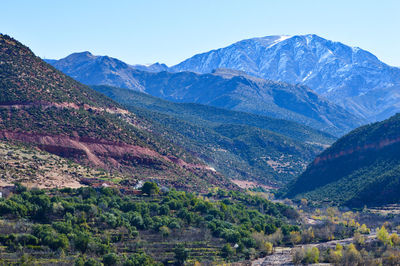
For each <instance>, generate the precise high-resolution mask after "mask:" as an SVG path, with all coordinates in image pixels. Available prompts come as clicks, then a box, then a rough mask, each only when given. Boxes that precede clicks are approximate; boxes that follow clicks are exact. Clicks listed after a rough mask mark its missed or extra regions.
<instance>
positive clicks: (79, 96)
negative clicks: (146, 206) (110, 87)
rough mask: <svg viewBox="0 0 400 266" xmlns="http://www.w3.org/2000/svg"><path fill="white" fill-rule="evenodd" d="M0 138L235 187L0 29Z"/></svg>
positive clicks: (191, 182) (201, 184)
mask: <svg viewBox="0 0 400 266" xmlns="http://www.w3.org/2000/svg"><path fill="white" fill-rule="evenodd" d="M0 62H1V64H0V88H1V91H0V139H3V140H6V141H10V142H22V143H26V144H30V145H34V146H36V147H37V148H40V149H42V150H45V151H48V152H50V153H53V154H56V155H59V156H61V157H64V158H68V159H71V160H74V161H75V162H79V163H81V164H85V165H88V166H94V167H97V168H99V169H100V168H101V169H104V170H106V171H110V172H112V171H118V172H121V173H124V174H125V176H126V177H127V178H128V179H129V178H130V179H132V178H133V179H147V178H153V179H157V180H159V182H160V183H165V184H168V185H175V186H176V187H183V188H186V189H191V190H198V191H200V190H203V191H204V190H206V189H207V187H209V186H222V187H227V188H234V186H233V184H231V183H230V182H229V181H228V180H227V179H226V178H224V177H222V176H221V175H219V174H218V173H215V172H214V171H211V170H210V167H208V166H207V165H204V164H203V163H201V161H200V160H199V159H197V158H195V157H193V156H192V155H190V154H188V153H186V152H185V151H184V150H183V149H182V148H180V147H178V146H174V145H172V144H171V143H169V142H167V141H165V139H163V138H162V137H161V136H159V135H155V134H153V133H152V132H151V131H149V130H148V129H147V127H149V124H150V122H149V121H146V120H143V119H138V117H137V116H136V115H135V114H132V113H130V112H129V111H127V110H126V109H124V108H122V107H121V106H120V105H119V104H117V103H115V102H114V101H112V100H111V99H109V98H107V97H105V96H104V95H102V94H100V93H98V92H96V91H94V90H93V89H91V88H89V87H87V86H85V85H82V84H80V83H79V82H76V81H75V80H73V79H72V78H70V77H68V76H66V75H65V74H63V73H61V72H60V71H58V70H56V69H55V68H53V67H52V66H50V65H48V64H47V63H45V62H44V61H42V60H41V59H40V58H38V57H36V56H35V55H34V54H33V53H32V52H31V51H30V50H29V48H27V47H25V46H24V45H22V44H21V43H19V42H18V41H16V40H14V39H12V38H11V37H9V36H6V35H0Z"/></svg>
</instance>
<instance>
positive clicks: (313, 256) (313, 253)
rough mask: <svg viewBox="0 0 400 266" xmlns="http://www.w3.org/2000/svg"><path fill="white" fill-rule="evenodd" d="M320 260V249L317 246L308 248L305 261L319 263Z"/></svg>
mask: <svg viewBox="0 0 400 266" xmlns="http://www.w3.org/2000/svg"><path fill="white" fill-rule="evenodd" d="M318 261H319V249H318V248H317V247H312V248H308V249H306V254H305V258H304V261H303V262H305V263H318Z"/></svg>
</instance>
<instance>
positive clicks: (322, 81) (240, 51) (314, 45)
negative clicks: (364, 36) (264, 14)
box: [170, 34, 400, 121]
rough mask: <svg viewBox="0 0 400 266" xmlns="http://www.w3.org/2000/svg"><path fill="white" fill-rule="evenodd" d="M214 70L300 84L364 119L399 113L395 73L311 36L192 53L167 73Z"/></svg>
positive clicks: (399, 78) (399, 73)
mask: <svg viewBox="0 0 400 266" xmlns="http://www.w3.org/2000/svg"><path fill="white" fill-rule="evenodd" d="M218 68H229V69H235V70H240V71H244V72H246V73H247V74H249V75H253V76H256V77H260V78H264V79H269V80H274V81H282V82H287V83H291V84H302V85H305V86H308V87H310V88H311V89H312V90H314V91H315V92H317V93H318V94H320V95H322V96H324V97H326V98H327V99H328V100H330V101H332V102H334V103H336V104H339V105H341V106H342V107H344V108H346V109H347V110H349V111H351V112H353V113H354V114H356V115H359V116H362V117H363V118H365V119H367V120H369V121H376V120H381V119H384V118H388V117H389V116H391V115H393V114H395V113H396V112H399V111H400V105H399V104H398V102H399V98H400V94H399V93H398V91H399V89H400V69H399V68H395V67H391V66H388V65H386V64H385V63H383V62H381V61H379V59H378V58H377V57H376V56H374V55H373V54H371V53H369V52H367V51H365V50H362V49H360V48H356V47H349V46H347V45H344V44H342V43H340V42H333V41H330V40H326V39H324V38H321V37H319V36H317V35H313V34H310V35H299V36H266V37H262V38H252V39H247V40H242V41H239V42H237V43H234V44H232V45H229V46H227V47H224V48H221V49H216V50H212V51H209V52H206V53H202V54H197V55H195V56H193V57H191V58H189V59H187V60H185V61H183V62H181V63H179V64H178V65H175V66H173V67H171V68H170V71H175V72H176V71H192V72H197V73H211V72H212V71H214V70H215V69H218Z"/></svg>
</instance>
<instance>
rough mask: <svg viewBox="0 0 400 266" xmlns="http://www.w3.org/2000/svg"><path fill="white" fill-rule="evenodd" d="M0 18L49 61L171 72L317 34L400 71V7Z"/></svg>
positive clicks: (105, 6) (175, 4) (227, 3)
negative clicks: (249, 43)
mask: <svg viewBox="0 0 400 266" xmlns="http://www.w3.org/2000/svg"><path fill="white" fill-rule="evenodd" d="M0 14H1V15H0V32H1V33H6V34H9V35H11V36H12V37H14V38H16V39H18V40H19V41H21V42H23V43H24V44H26V45H28V46H29V47H30V48H31V49H32V50H33V51H34V52H35V53H36V54H37V55H38V56H40V57H46V58H56V59H58V58H62V57H65V56H66V55H68V54H70V53H72V52H78V51H91V52H92V53H94V54H97V55H109V56H112V57H116V58H119V59H121V60H123V61H125V62H127V63H130V64H147V63H154V62H157V61H158V62H164V63H167V64H168V65H173V64H176V63H178V62H180V61H182V60H184V59H186V58H188V57H190V56H192V55H194V54H196V53H199V52H205V51H208V50H211V49H215V48H220V47H224V46H226V45H229V44H231V43H233V42H236V41H239V40H242V39H245V38H251V37H259V36H266V35H280V34H289V35H295V34H308V33H315V34H318V35H320V36H322V37H324V38H327V39H331V40H335V41H340V42H343V43H345V44H348V45H351V46H358V47H361V48H363V49H366V50H368V51H370V52H372V53H374V54H375V55H376V56H378V58H380V59H381V60H382V61H384V62H386V63H388V64H390V65H395V66H400V1H399V0H379V1H378V0H343V1H342V0H334V1H333V0H332V1H328V0H314V1H312V0H258V1H257V0H253V1H252V0H243V1H235V0H196V1H192V0H180V1H176V0H158V1H156V0H141V1H139V0H136V1H135V0H131V1H128V0H127V1H118V0H114V1H102V0H93V1H92V0H80V1H75V0H65V1H57V0H48V1H44V0H36V1H32V0H25V1H24V0H18V1H17V0H15V1H14V0H5V1H2V3H1V12H0Z"/></svg>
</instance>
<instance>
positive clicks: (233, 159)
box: [93, 86, 335, 186]
mask: <svg viewBox="0 0 400 266" xmlns="http://www.w3.org/2000/svg"><path fill="white" fill-rule="evenodd" d="M93 88H94V89H95V90H97V91H99V92H101V93H103V94H105V95H106V96H108V97H110V98H112V99H113V100H115V101H117V102H119V103H121V104H123V105H124V106H126V107H127V108H128V110H131V111H132V112H133V113H135V114H137V115H139V116H143V118H144V119H147V120H151V121H153V122H152V125H153V127H151V130H152V132H159V133H160V134H164V135H165V137H166V138H168V136H173V137H172V138H171V137H169V141H171V142H172V143H175V144H176V145H180V146H182V147H184V148H185V149H186V150H188V151H190V152H191V153H195V154H196V155H197V156H199V157H200V158H202V160H204V161H205V162H206V163H207V164H208V165H211V166H213V167H214V168H215V169H216V170H217V171H218V172H221V173H223V174H224V175H225V176H228V177H230V178H231V179H234V180H235V181H237V180H247V181H254V182H256V183H258V184H264V185H269V186H277V185H278V186H282V185H284V184H286V183H287V182H289V181H290V180H292V179H293V178H294V177H295V176H297V175H298V174H300V173H301V172H302V171H303V170H304V167H305V165H306V164H308V163H309V162H310V161H311V160H312V159H313V158H314V157H315V156H316V155H317V154H319V153H320V152H321V151H322V150H323V149H324V148H325V147H326V146H328V145H329V144H331V143H332V142H333V141H334V140H335V138H334V137H332V136H330V135H328V134H326V133H323V132H321V131H318V130H315V129H312V128H310V127H306V126H303V125H300V124H297V123H295V122H291V121H286V120H278V119H273V118H269V117H265V116H260V115H254V114H249V113H244V112H237V111H230V110H226V109H220V108H216V107H212V106H206V105H201V104H191V103H173V102H169V101H166V100H162V99H159V98H156V97H153V96H150V95H148V94H145V93H142V92H138V91H133V90H129V89H122V88H116V87H110V86H93Z"/></svg>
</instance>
